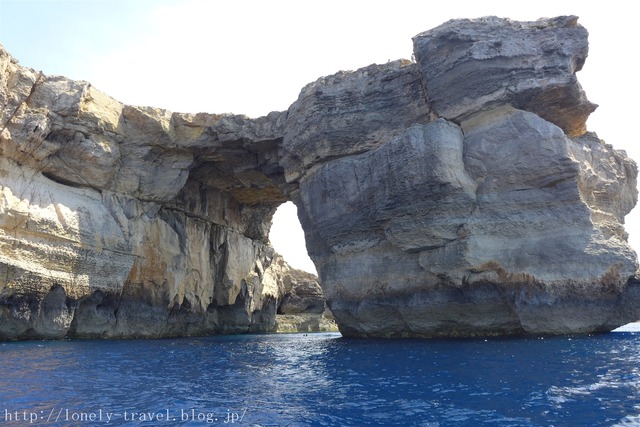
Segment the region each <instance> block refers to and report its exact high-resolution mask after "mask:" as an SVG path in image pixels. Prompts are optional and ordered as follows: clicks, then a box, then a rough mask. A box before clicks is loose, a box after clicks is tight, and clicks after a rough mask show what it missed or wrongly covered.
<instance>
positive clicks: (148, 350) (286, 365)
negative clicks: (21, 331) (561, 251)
mask: <svg viewBox="0 0 640 427" xmlns="http://www.w3.org/2000/svg"><path fill="white" fill-rule="evenodd" d="M0 357H2V365H1V367H0V378H1V385H2V387H1V388H0V401H2V402H5V403H4V405H5V406H6V407H7V408H8V410H9V411H11V410H13V411H16V410H17V411H24V410H26V411H33V412H38V411H41V412H42V413H44V414H47V413H48V412H47V411H51V408H54V409H56V408H60V409H69V410H71V411H76V412H78V413H80V412H83V411H84V413H94V412H95V413H97V412H98V411H100V410H102V411H104V412H107V411H109V412H111V413H112V414H115V415H113V417H112V419H111V420H110V423H109V425H130V423H131V420H130V417H131V414H132V413H134V412H136V413H137V412H148V413H164V414H166V415H163V416H165V417H166V416H169V417H170V420H171V421H175V422H176V423H179V424H181V425H201V424H202V423H207V422H206V418H202V419H200V420H198V419H197V415H198V414H203V417H204V414H209V415H211V417H210V423H209V424H210V425H211V424H213V425H215V424H219V425H224V424H225V423H224V420H230V419H231V418H229V417H230V416H232V415H231V414H235V415H237V418H236V421H237V422H238V423H240V418H239V417H240V415H242V414H243V417H242V423H241V424H244V425H269V424H271V425H292V426H294V425H295V426H335V425H342V426H360V425H416V426H421V425H423V426H447V425H456V426H465V425H469V426H475V425H484V424H489V425H494V426H549V425H554V426H575V425H591V426H605V425H607V426H609V425H634V424H635V425H638V424H640V390H639V389H640V334H635V333H629V332H619V333H611V334H602V335H595V336H575V337H553V338H547V337H545V338H519V339H488V340H484V339H478V340H354V339H344V338H341V336H340V335H339V334H330V333H328V334H309V335H303V334H292V335H244V336H222V337H210V338H183V339H172V340H150V341H57V342H16V343H3V344H0ZM1 410H3V408H0V411H1ZM56 410H57V409H56ZM125 411H127V416H128V417H129V419H128V420H125ZM185 411H186V412H185ZM189 411H192V412H189ZM71 413H73V412H71ZM185 414H187V415H189V414H193V416H194V417H192V418H189V417H187V418H186V419H184V418H181V417H184V416H185ZM212 414H213V415H212ZM4 415H5V414H3V413H0V418H2V417H3V416H4ZM214 419H215V420H217V421H214ZM182 420H184V422H182ZM60 425H77V423H74V422H71V421H70V422H68V423H67V424H64V423H62V424H60ZM149 425H151V424H149Z"/></svg>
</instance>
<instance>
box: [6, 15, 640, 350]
mask: <svg viewBox="0 0 640 427" xmlns="http://www.w3.org/2000/svg"><path fill="white" fill-rule="evenodd" d="M413 41H414V53H415V57H416V62H411V61H406V60H401V61H395V62H389V63H388V64H384V65H371V66H368V67H365V68H362V69H360V70H356V71H352V72H339V73H337V74H335V75H333V76H328V77H323V78H321V79H319V80H317V81H316V82H314V83H311V84H309V85H307V86H306V87H305V88H303V89H302V91H301V94H300V97H299V98H298V100H297V101H296V102H294V103H293V104H292V105H291V107H290V108H289V110H288V111H287V112H274V113H271V114H269V115H268V116H266V117H261V118H257V119H250V118H247V117H245V116H235V115H215V114H195V115H194V114H179V113H171V112H168V111H164V110H159V109H154V108H150V107H133V106H128V105H123V104H121V103H119V102H118V101H116V100H114V99H112V98H110V97H109V96H107V95H105V94H103V93H101V92H100V91H99V90H97V89H95V88H94V87H92V86H91V85H90V84H89V83H86V82H77V81H71V80H68V79H66V78H63V77H56V76H46V75H44V74H42V73H36V72H34V71H33V70H30V69H27V68H24V67H21V66H20V65H19V64H18V63H17V62H16V61H15V60H14V59H12V58H11V57H10V56H9V54H8V53H7V52H6V51H4V50H3V49H1V48H0V111H1V114H2V115H1V120H0V126H1V127H0V337H2V338H41V337H44V338H58V337H63V336H69V337H134V336H142V337H152V336H172V335H188V334H209V333H228V332H246V331H268V330H273V328H275V316H276V312H277V311H278V310H280V312H281V313H285V312H289V314H290V315H293V314H294V313H293V312H295V311H297V310H300V309H302V308H301V307H302V306H305V308H304V310H308V309H311V311H314V307H315V308H316V309H317V310H316V311H320V310H321V306H322V308H324V304H321V305H320V303H319V302H320V301H321V300H322V296H321V295H318V289H317V288H316V286H315V285H313V284H312V283H311V281H308V282H305V283H307V285H304V286H301V287H300V294H298V292H296V291H293V290H292V289H293V288H291V289H289V290H288V292H289V293H288V296H287V295H286V292H287V290H286V287H287V285H286V283H285V282H286V280H285V279H284V277H286V276H287V275H286V274H285V273H283V270H282V268H283V264H282V262H280V261H278V260H277V258H276V255H275V254H274V251H273V249H272V248H271V247H270V246H269V244H268V233H269V228H270V221H271V217H272V215H273V212H274V211H275V209H276V208H277V206H278V205H279V204H280V203H282V202H284V201H286V200H293V201H294V202H295V203H296V205H297V207H298V214H299V217H300V220H301V223H302V225H303V228H304V229H305V234H306V239H307V248H308V250H309V253H310V255H311V257H312V259H313V260H314V262H315V264H316V266H317V268H318V271H319V275H320V279H321V285H322V290H323V291H324V296H325V297H326V299H327V302H328V305H329V306H330V308H331V310H332V311H333V313H334V314H335V319H336V321H337V323H338V326H339V327H340V330H341V332H342V333H343V334H344V335H348V336H395V337H403V336H420V337H428V336H476V335H495V334H527V333H535V334H537V333H568V332H592V331H604V330H610V329H613V328H615V327H617V326H619V325H622V324H624V323H627V322H630V321H633V320H637V319H638V318H640V284H639V282H638V281H636V279H635V278H634V275H635V273H636V270H637V268H638V265H637V260H636V255H635V253H634V252H633V251H632V250H631V248H630V247H629V246H628V244H627V241H626V234H625V232H624V229H623V225H622V224H623V223H624V216H625V215H626V214H627V213H628V212H629V211H630V209H631V208H632V207H633V206H634V205H635V203H636V201H637V190H636V177H637V169H636V165H635V163H634V162H633V161H632V160H630V159H629V158H627V156H626V154H625V153H624V152H621V151H618V150H615V149H613V148H612V147H611V146H609V145H606V144H604V143H603V142H602V141H600V140H599V139H598V137H597V136H596V135H595V134H593V133H587V132H586V126H585V121H586V119H587V117H588V115H589V113H591V112H592V111H593V110H594V109H595V107H596V106H595V105H594V104H592V103H590V102H589V101H588V100H587V98H586V96H585V94H584V92H583V91H582V89H581V87H580V85H579V83H578V81H577V79H576V75H575V73H576V72H577V71H579V70H580V68H581V67H582V66H583V64H584V62H585V59H586V57H587V52H588V44H587V32H586V30H585V29H584V28H583V27H582V26H580V25H579V24H578V23H577V18H576V17H559V18H553V19H543V20H538V21H535V22H515V21H510V20H507V19H500V18H494V17H491V18H482V19H477V20H455V21H450V22H447V23H445V24H443V25H442V26H440V27H438V28H435V29H433V30H430V31H427V32H425V33H421V34H419V35H417V36H416V37H415V38H414V40H413ZM302 282H304V280H302V281H301V283H302ZM316 306H317V307H316ZM310 307H311V308H310Z"/></svg>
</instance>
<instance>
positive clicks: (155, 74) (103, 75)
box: [0, 0, 640, 271]
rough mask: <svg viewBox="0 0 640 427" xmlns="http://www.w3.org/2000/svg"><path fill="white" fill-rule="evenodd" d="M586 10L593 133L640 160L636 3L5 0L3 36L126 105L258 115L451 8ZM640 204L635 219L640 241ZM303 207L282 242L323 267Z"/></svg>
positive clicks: (403, 47) (379, 55)
mask: <svg viewBox="0 0 640 427" xmlns="http://www.w3.org/2000/svg"><path fill="white" fill-rule="evenodd" d="M569 14H571V15H578V16H579V17H580V20H579V22H580V23H581V24H582V25H584V26H585V27H586V28H587V29H588V30H589V33H590V37H589V41H590V53H589V58H588V59H587V62H586V64H585V67H584V69H583V71H580V72H579V73H578V79H579V81H580V82H581V84H582V86H583V88H584V89H585V91H586V93H587V96H588V97H589V99H590V100H591V101H592V102H595V103H596V104H599V105H600V107H599V108H598V110H597V111H596V112H595V113H593V114H592V115H591V118H590V119H589V122H588V128H589V130H590V131H595V132H596V133H597V134H598V135H599V136H600V138H602V139H604V140H605V141H606V142H607V143H609V144H612V145H613V146H614V147H616V148H618V149H624V150H626V151H627V153H628V154H629V155H630V156H631V157H632V158H634V159H636V160H640V147H638V145H637V144H636V143H635V141H634V139H635V137H634V136H633V133H632V132H631V130H633V128H632V127H630V126H629V125H628V124H629V123H635V120H636V117H635V108H634V104H635V102H634V101H635V100H636V99H639V93H638V92H639V91H640V89H638V85H636V84H635V83H634V81H635V75H632V72H633V71H634V70H635V69H636V65H637V64H636V63H637V62H638V61H637V60H636V55H635V54H634V52H635V51H636V49H637V42H638V35H637V30H636V28H637V20H636V14H635V3H634V2H614V1H611V2H590V1H584V0H582V1H573V0H567V1H562V0H554V1H545V0H538V1H531V2H519V1H513V0H509V1H491V0H482V1H478V0H474V1H463V0H459V1H455V2H442V1H438V2H436V1H428V0H422V1H408V0H407V1H403V0H395V1H388V0H387V1H373V0H371V1H348V0H323V1H321V2H314V1H300V0H298V1H276V0H273V1H265V0H262V1H249V0H246V1H238V0H234V1H231V0H229V1H216V0H209V1H207V0H0V43H1V44H3V45H4V47H5V48H6V49H7V50H8V51H9V53H10V54H11V55H13V56H14V57H15V58H16V59H18V60H19V61H20V63H21V64H22V65H24V66H28V67H32V68H34V69H36V70H42V71H44V72H45V73H46V74H48V75H55V74H60V75H64V76H67V77H70V78H73V79H77V80H87V81H90V82H91V83H92V84H93V86H95V87H96V88H98V89H100V90H102V91H104V92H105V93H107V94H108V95H110V96H112V97H114V98H116V99H118V100H119V101H122V102H124V103H127V104H133V105H151V106H154V107H160V108H166V109H169V110H171V111H175V112H193V113H197V112H208V113H236V114H246V115H248V116H252V117H258V116H262V115H265V114H267V113H268V112H270V111H274V110H278V111H281V110H286V109H287V108H288V107H289V105H290V104H291V103H292V102H293V101H295V100H296V98H297V97H298V94H299V92H300V89H302V87H303V86H305V85H306V84H307V83H310V82H312V81H315V80H316V79H317V78H318V77H321V76H324V75H329V74H334V73H336V72H337V71H339V70H354V69H357V68H360V67H364V66H366V65H369V64H372V63H385V62H387V61H389V60H394V59H400V58H410V57H411V51H412V44H411V37H413V36H414V35H416V34H418V33H420V32H422V31H425V30H428V29H430V28H433V27H435V26H437V25H439V24H441V23H443V22H445V21H447V20H449V19H453V18H474V17H479V16H487V15H497V16H500V17H508V18H512V19H518V20H535V19H538V18H540V17H550V16H557V15H569ZM639 219H640V209H635V210H634V211H633V212H632V213H631V214H629V215H628V216H627V218H626V223H627V225H626V227H627V230H628V231H629V233H630V242H631V245H632V246H633V247H634V248H635V249H636V250H638V249H640V225H639V224H640V221H639ZM296 223H297V219H295V208H293V207H291V206H289V207H288V208H286V207H285V208H283V209H282V212H281V211H279V212H278V214H277V217H276V218H275V221H274V227H273V229H272V233H271V240H272V242H273V244H274V246H275V247H276V249H277V250H278V251H279V252H281V253H282V254H283V255H284V256H285V259H287V260H288V261H289V263H290V264H292V265H293V266H296V267H299V268H303V269H307V270H311V271H313V264H312V263H311V262H310V261H309V260H308V258H306V256H305V255H306V252H305V248H304V238H303V234H302V231H301V230H300V229H299V228H295V229H294V227H293V224H296Z"/></svg>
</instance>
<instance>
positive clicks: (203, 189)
mask: <svg viewBox="0 0 640 427" xmlns="http://www.w3.org/2000/svg"><path fill="white" fill-rule="evenodd" d="M0 76H1V77H2V79H1V80H0V83H1V84H0V107H1V111H2V121H1V122H0V123H1V126H2V128H1V129H0V130H1V134H0V144H1V145H0V155H1V157H0V277H1V279H0V337H1V338H10V339H13V338H18V339H19V338H60V337H64V336H68V337H156V336H174V335H189V334H206V333H229V332H246V331H269V330H273V329H274V328H275V314H276V309H277V305H278V297H279V294H280V293H281V292H280V290H279V286H280V287H283V286H284V285H283V284H282V283H278V282H277V280H275V279H274V277H273V276H274V272H273V271H272V268H271V263H272V261H273V259H274V257H275V253H274V251H273V249H272V248H271V247H270V246H269V244H268V232H269V228H270V225H271V217H272V214H273V212H274V211H275V209H276V208H277V206H278V205H279V204H280V203H282V202H283V201H285V200H287V198H286V197H285V195H284V194H283V193H282V190H281V188H283V189H285V188H286V185H285V184H284V180H283V178H282V175H283V174H282V168H281V167H280V166H279V164H278V155H277V153H278V148H279V141H280V140H281V139H282V136H281V135H282V133H283V130H282V126H283V114H281V113H273V114H272V115H270V116H267V117H264V118H261V119H255V120H250V119H247V118H246V117H244V116H231V115H209V114H197V115H191V114H172V113H169V112H167V111H164V110H159V109H154V108H139V107H132V106H127V105H123V104H121V103H119V102H117V101H116V100H114V99H112V98H110V97H108V96H106V95H104V94H103V93H101V92H99V91H98V90H96V89H95V88H93V87H92V86H91V85H90V84H88V83H85V82H75V81H70V80H67V79H65V78H62V77H47V76H44V75H42V74H37V73H35V72H33V71H32V70H29V69H26V68H24V67H21V66H19V65H18V64H17V63H16V61H15V60H13V59H12V58H11V57H10V56H9V55H8V54H7V53H6V52H5V51H4V50H0ZM279 184H281V185H279Z"/></svg>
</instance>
